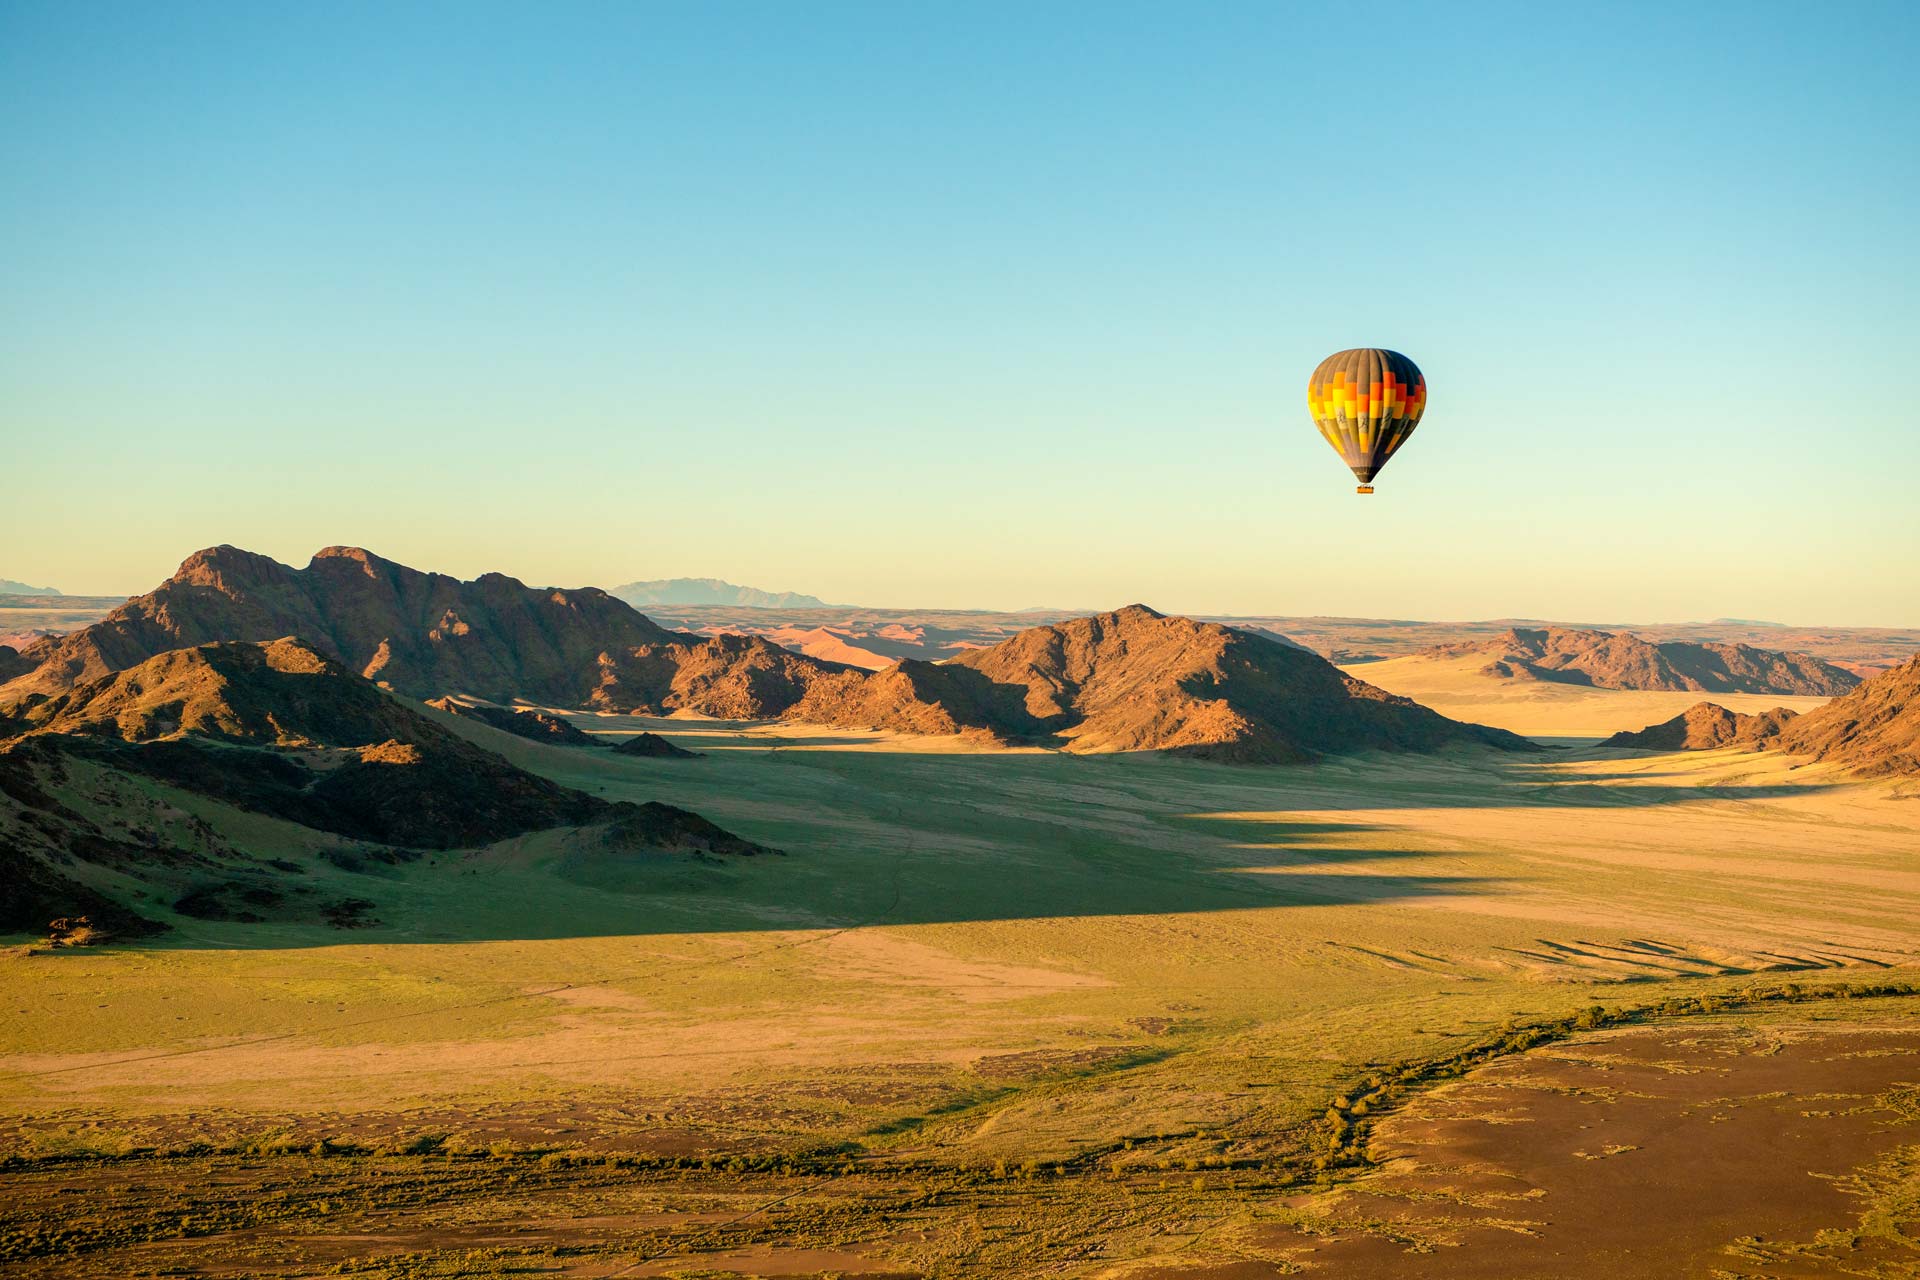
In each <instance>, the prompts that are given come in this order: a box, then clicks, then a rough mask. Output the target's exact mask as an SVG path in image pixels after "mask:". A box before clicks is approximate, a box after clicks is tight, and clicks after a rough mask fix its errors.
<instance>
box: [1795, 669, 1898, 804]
mask: <svg viewBox="0 0 1920 1280" xmlns="http://www.w3.org/2000/svg"><path fill="white" fill-rule="evenodd" d="M1775 745H1777V746H1778V747H1779V748H1780V749H1781V750H1783V751H1791V752H1795V753H1797V754H1800V755H1809V756H1812V757H1813V758H1814V759H1816V760H1827V761H1832V762H1833V763H1836V764H1842V765H1845V766H1847V767H1848V768H1849V769H1852V770H1854V771H1855V772H1857V773H1862V774H1865V775H1867V776H1869V777H1873V776H1887V775H1893V776H1901V777H1920V657H1915V658H1909V659H1908V660H1907V661H1906V662H1905V663H1904V664H1902V665H1900V666H1898V667H1895V668H1894V669H1893V670H1891V671H1887V672H1884V673H1882V674H1880V675H1877V676H1875V677H1874V678H1873V679H1871V680H1869V681H1867V682H1866V683H1865V684H1863V685H1861V686H1860V687H1859V688H1858V689H1855V690H1854V691H1853V692H1852V693H1850V694H1848V695H1847V696H1846V697H1844V698H1835V699H1834V700H1833V701H1832V702H1829V703H1827V704H1826V705H1825V706H1823V707H1819V708H1816V709H1815V710H1812V711H1809V712H1807V714H1805V715H1803V716H1799V717H1797V718H1796V719H1795V720H1794V721H1793V722H1792V723H1791V724H1788V725H1786V726H1784V727H1783V728H1782V729H1781V731H1780V734H1779V737H1778V738H1777V739H1775Z"/></svg>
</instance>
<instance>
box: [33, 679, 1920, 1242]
mask: <svg viewBox="0 0 1920 1280" xmlns="http://www.w3.org/2000/svg"><path fill="white" fill-rule="evenodd" d="M1399 665H1400V666H1401V667H1402V668H1403V669H1402V670H1399V671H1396V670H1395V667H1396V664H1395V663H1393V662H1384V663H1373V664H1368V666H1367V669H1366V671H1365V676H1366V678H1367V679H1369V680H1371V681H1373V682H1374V683H1376V684H1379V685H1380V686H1382V687H1384V688H1386V689H1388V690H1390V691H1393V692H1404V693H1408V694H1412V695H1414V696H1417V697H1419V699H1420V700H1421V701H1423V702H1425V703H1427V705H1429V706H1432V707H1434V708H1435V709H1437V710H1440V711H1442V712H1443V713H1445V714H1448V715H1454V716H1461V717H1464V718H1466V719H1471V720H1478V721H1480V722H1483V723H1488V724H1493V725H1496V726H1501V727H1506V728H1511V729H1514V730H1517V731H1521V732H1524V733H1526V734H1528V735H1530V736H1533V737H1535V738H1536V740H1538V741H1540V742H1542V743H1543V744H1546V745H1545V746H1544V748H1543V749H1541V750H1538V751H1532V752H1525V753H1516V752H1500V751H1494V750H1489V749H1484V748H1478V747H1457V748H1453V749H1450V750H1447V751H1442V752H1438V753H1435V754H1431V755H1398V754H1395V755H1388V754H1381V753H1362V754H1358V755H1351V756H1344V757H1334V758H1327V759H1322V760H1319V761H1316V762H1313V763H1309V764H1298V765H1288V766H1271V767H1269V766H1244V765H1232V764H1220V763H1212V762H1207V761H1202V760H1191V759H1181V758H1172V757H1167V756H1161V755H1155V754H1149V753H1120V754H1107V755H1072V754H1068V753H1065V752H1062V751H1056V750H1041V749H1030V748H1026V749H1023V748H1008V747H1001V746H993V745H990V744H984V743H982V742H981V741H980V740H979V739H978V738H977V737H944V738H943V737H938V736H927V735H906V734H898V733H886V732H866V731H860V730H850V729H846V728H832V727H821V726H810V725H806V724H798V723H793V722H775V723H767V722H739V721H726V720H717V719H711V718H705V717H699V716H692V715H686V714H681V715H676V716H672V717H657V716H626V715H612V714H594V713H591V712H578V711H574V712H565V711H561V712H557V714H561V715H564V716H565V717H566V718H567V719H568V720H570V721H571V722H572V723H573V724H575V725H576V726H577V727H579V728H580V729H582V730H584V731H586V732H587V733H589V734H593V735H602V736H606V737H609V738H612V737H625V736H627V735H631V734H633V733H634V732H636V731H640V730H646V731H651V732H654V733H657V734H660V735H661V736H663V737H665V738H667V739H669V740H670V741H672V742H673V743H675V744H677V745H679V746H681V747H683V748H686V749H688V750H691V751H697V752H699V753H701V754H700V755H699V756H698V757H697V758H679V759H641V758H632V757H626V756H619V755H615V754H613V753H610V752H584V751H580V750H577V749H569V748H566V747H561V746H550V745H544V744H542V743H538V742H532V741H527V740H525V739H521V738H517V737H512V736H509V735H507V734H504V733H501V732H498V731H496V730H493V729H490V728H488V727H486V726H485V725H480V724H476V723H475V722H473V721H471V720H468V719H462V718H456V717H453V716H449V715H446V714H445V713H442V712H432V713H430V714H433V715H435V716H436V717H437V718H438V719H440V720H441V721H443V722H444V723H445V724H446V725H447V726H448V727H450V728H451V729H452V730H453V731H455V732H457V733H459V734H461V735H463V736H465V737H467V738H469V739H471V740H473V741H475V742H476V743H479V744H480V745H483V746H485V747H487V748H488V749H490V750H493V751H495V752H498V753H499V754H500V755H502V756H505V757H506V758H508V759H509V760H511V761H512V762H513V763H514V764H516V765H518V766H520V767H522V768H524V769H526V770H528V771H531V772H533V773H535V774H538V775H541V776H544V777H547V778H551V779H553V780H555V781H558V782H561V783H564V784H566V785H567V786H570V787H574V788H577V789H579V790H582V791H585V792H588V793H589V794H593V795H598V796H601V797H604V798H607V799H610V800H619V799H633V800H650V799H668V800H670V801H671V802H672V803H674V804H677V805H683V806H686V807H688V808H690V809H693V810H696V811H697V812H699V813H701V814H703V815H705V816H707V817H708V818H711V819H713V820H714V821H716V822H718V823H720V824H721V825H723V826H724V827H725V828H727V829H728V830H730V831H733V832H736V833H738V834H740V835H742V836H744V837H746V838H747V839H749V840H752V841H756V842H758V843H760V844H762V845H765V846H768V847H769V848H771V849H773V850H777V851H778V852H775V853H768V854H762V855H759V856H754V857H749V858H708V857H695V858H686V857H666V856H661V857H655V858H639V859H635V858H631V857H627V858H613V857H609V856H607V855H606V854H605V853H604V851H602V850H600V849H599V848H597V847H596V846H594V845H592V844H591V843H590V842H585V841H582V840H581V839H579V838H578V836H577V834H576V833H574V832H572V831H571V830H570V829H566V828H562V829H559V830H555V831H546V832H536V833H533V834H530V835H526V836H522V837H519V838H516V839H512V840H507V841H503V842H500V843H496V844H493V845H491V846H488V847H486V848H483V849H478V850H467V851H451V852H444V853H439V854H434V855H430V856H429V857H427V858H425V859H422V860H420V861H415V862H402V863H396V864H393V865H383V864H372V865H367V864H358V865H355V864H348V865H341V864H340V861H339V860H337V859H334V860H330V859H329V858H328V857H327V856H325V855H326V853H327V850H326V849H324V848H322V847H320V846H319V845H318V844H316V842H315V841H314V840H312V839H311V833H309V832H306V831H305V830H304V829H303V828H298V827H294V826H292V825H291V824H286V823H278V822H277V821H276V820H274V819H271V818H266V817H261V818H259V819H258V822H259V823H260V824H261V827H260V829H259V830H258V831H257V832H256V833H255V837H256V842H258V843H266V844H273V843H275V842H278V843H277V846H276V847H277V848H278V851H279V854H280V856H281V858H283V859H284V860H285V861H286V862H287V863H288V864H289V865H290V866H294V867H296V868H297V874H299V875H301V876H302V877H305V878H307V879H308V880H309V881H311V882H313V883H315V884H318V885H324V886H326V887H327V888H329V889H330V890H337V891H339V892H341V893H344V894H353V895H358V894H360V893H361V892H362V890H363V887H364V886H369V885H372V886H376V887H377V892H371V891H369V892H367V893H366V896H367V897H369V898H371V899H374V900H377V902H378V904H379V905H378V909H377V919H370V920H367V921H363V922H362V927H359V928H355V929H352V930H350V931H343V930H341V929H338V928H331V927H327V926H325V925H320V924H288V923H274V922H267V923H230V922H222V921H182V922H180V923H179V924H178V926H177V927H176V928H175V929H174V930H173V931H172V932H170V933H168V934H166V935H164V936H162V937H159V938H155V939H151V940H147V941H145V942H142V943H140V944H139V945H137V946H125V947H108V948H102V949H84V950H64V951H60V952H57V953H53V954H49V953H47V952H45V951H44V950H41V949H38V948H34V947H21V948H18V949H17V954H14V955H11V956H9V957H8V958H7V959H6V961H5V964H6V974H7V977H6V983H5V993H6V999H5V1002H4V1007H3V1008H0V1157H4V1159H5V1161H6V1165H5V1168H4V1169H0V1189H3V1191H4V1194H0V1257H4V1258H7V1259H9V1261H8V1262H6V1263H5V1264H0V1267H4V1270H5V1272H6V1273H7V1274H16V1275H23V1276H24V1275H35V1276H63V1277H64V1276H73V1277H79V1276H124V1275H209V1276H217V1275H230V1276H240V1275H268V1276H306V1275H317V1274H347V1275H369V1276H395V1277H400V1276H407V1277H413V1276H454V1275H493V1274H542V1275H571V1276H621V1275H630V1276H648V1275H651V1276H681V1277H709V1278H715V1280H717V1278H719V1277H735V1276H751V1277H773V1276H900V1277H905V1276H949V1275H951V1276H963V1275H1007V1276H1012V1275H1019V1276H1084V1277H1103V1278H1112V1280H1121V1278H1126V1280H1147V1278H1149V1277H1152V1278H1155V1280H1163V1278H1173V1277H1179V1278H1181V1280H1188V1278H1190V1280H1264V1278H1265V1277H1269V1276H1282V1275H1308V1276H1312V1275H1328V1276H1342V1277H1345V1276H1355V1277H1361V1276H1365V1277H1373V1276H1380V1277H1401V1276H1406V1277H1413V1276H1421V1277H1453V1276H1460V1277H1467V1276H1488V1277H1494V1276H1500V1277H1508V1276H1542V1277H1546V1276H1556V1277H1586V1276H1594V1277H1600V1276H1608V1277H1624V1276H1636V1277H1637V1276H1644V1277H1675V1276H1700V1277H1758V1276H1843V1275H1844V1276H1875V1277H1880V1276H1911V1275H1914V1274H1920V1271H1917V1268H1920V1020H1916V1017H1915V1014H1916V1011H1920V983H1916V981H1915V977H1914V971H1913V967H1912V966H1913V965H1914V963H1915V961H1916V958H1917V957H1920V863H1916V860H1915V853H1916V851H1920V794H1916V792H1915V790H1914V786H1913V783H1912V781H1911V780H1906V781H1902V780H1900V779H1898V778H1895V779H1862V778H1860V777H1857V776H1855V775H1851V774H1848V773H1846V772H1843V771H1841V770H1840V769H1837V768H1835V767H1832V766H1829V765H1824V764H1808V763H1806V762H1805V761H1804V760H1802V759H1799V758H1796V757H1792V756H1786V755H1780V754H1774V753H1765V752H1754V751H1748V750H1716V751H1688V752H1670V753H1656V752H1645V751H1623V750H1613V749H1602V748H1599V747H1598V746H1596V745H1595V743H1596V742H1597V740H1598V739H1599V737H1601V736H1603V735H1605V734H1609V733H1612V732H1615V731H1617V730H1620V729H1629V728H1639V727H1640V726H1643V725H1646V724H1648V723H1650V722H1652V721H1654V720H1657V719H1661V718H1664V717H1665V716H1667V715H1671V714H1673V713H1674V712H1677V711H1678V710H1681V709H1682V708H1683V707H1684V706H1685V705H1686V704H1687V703H1688V702H1690V701H1694V700H1696V699H1692V698H1689V697H1687V696H1686V695H1682V694H1672V693H1650V692H1639V691H1620V690H1604V689H1590V688H1576V687H1570V686H1564V685H1547V684H1528V685H1522V686H1519V687H1518V689H1517V690H1516V689H1515V688H1514V687H1512V686H1507V685H1500V684H1496V683H1495V682H1491V681H1489V680H1487V679H1486V678H1485V677H1484V676H1482V675H1480V674H1478V673H1476V672H1475V671H1473V670H1471V669H1469V666H1468V665H1466V664H1455V666H1453V667H1448V666H1446V664H1440V663H1434V662H1432V661H1424V665H1420V663H1417V662H1415V660H1406V661H1404V662H1403V663H1401V664H1399ZM1403 684H1404V686H1405V687H1401V686H1402V685H1403ZM1716 700H1717V701H1722V702H1727V701H1728V699H1727V698H1717V699H1716ZM1763 700H1764V701H1766V702H1768V704H1769V705H1775V704H1779V703H1781V702H1783V701H1786V702H1787V703H1788V705H1792V703H1791V700H1783V699H1780V698H1770V699H1763ZM1805 701H1806V702H1808V703H1810V704H1812V705H1817V704H1818V703H1820V702H1821V701H1822V699H1807V700H1805ZM1736 709H1741V708H1740V707H1736ZM156 794H157V795H158V794H161V793H159V792H156ZM164 800H165V802H166V803H168V804H174V805H179V806H181V807H184V808H186V809H188V810H191V809H192V808H193V807H194V806H195V805H196V804H198V803H202V802H201V801H199V800H197V799H196V798H194V797H192V796H187V795H184V794H182V793H165V794H164ZM223 820H225V821H229V822H230V821H231V817H230V815H228V816H226V817H225V818H223Z"/></svg>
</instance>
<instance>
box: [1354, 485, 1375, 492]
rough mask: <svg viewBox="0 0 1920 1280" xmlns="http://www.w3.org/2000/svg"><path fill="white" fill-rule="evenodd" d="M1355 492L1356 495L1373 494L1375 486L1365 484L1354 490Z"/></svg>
mask: <svg viewBox="0 0 1920 1280" xmlns="http://www.w3.org/2000/svg"><path fill="white" fill-rule="evenodd" d="M1354 492H1355V493H1372V492H1373V486H1372V485H1370V484H1363V485H1360V486H1359V487H1357V488H1356V489H1354Z"/></svg>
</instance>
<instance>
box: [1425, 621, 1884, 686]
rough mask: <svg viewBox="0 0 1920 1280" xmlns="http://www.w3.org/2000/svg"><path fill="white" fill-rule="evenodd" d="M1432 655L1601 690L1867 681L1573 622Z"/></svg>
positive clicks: (1816, 665)
mask: <svg viewBox="0 0 1920 1280" xmlns="http://www.w3.org/2000/svg"><path fill="white" fill-rule="evenodd" d="M1426 654H1427V655H1429V656H1432V657H1437V658H1460V657H1467V656H1469V655H1480V654H1484V655H1486V657H1487V659H1488V662H1487V666H1486V668H1485V672H1486V674H1488V675H1492V676H1499V677H1502V678H1505V679H1521V680H1526V679H1531V680H1547V681H1553V682H1557V683H1562V684H1581V685H1590V686H1592V687H1594V688H1596V689H1639V690H1649V691H1667V692H1675V691H1679V692H1698V693H1773V694H1784V695H1788V696H1801V697H1835V696H1838V695H1840V694H1843V693H1847V692H1848V691H1850V690H1852V689H1853V688H1855V687H1856V686H1857V685H1858V684H1859V683H1860V678H1859V677H1858V676H1856V675H1854V674H1853V673H1852V672H1851V671H1848V670H1846V669H1845V668H1842V667H1837V666H1834V665H1833V664H1832V663H1830V662H1823V661H1821V660H1820V659H1818V658H1813V657H1809V656H1807V655H1806V654H1802V653H1778V652H1775V651H1773V650H1771V649H1756V648H1753V647H1752V646H1750V645H1744V644H1713V643H1693V642H1690V641H1683V640H1671V641H1666V642H1664V643H1661V644H1650V643H1648V642H1647V641H1645V640H1642V639H1640V638H1639V637H1638V636H1633V635H1628V634H1626V633H1624V632H1614V631H1579V630H1573V629H1571V628H1565V627H1541V628H1534V627H1515V628H1513V629H1512V630H1510V631H1508V632H1507V633H1506V634H1504V635H1501V636H1497V637H1495V638H1494V639H1492V640H1484V641H1482V640H1476V641H1471V642H1468V643H1464V644H1452V645H1440V646H1437V647H1435V648H1432V649H1429V650H1426Z"/></svg>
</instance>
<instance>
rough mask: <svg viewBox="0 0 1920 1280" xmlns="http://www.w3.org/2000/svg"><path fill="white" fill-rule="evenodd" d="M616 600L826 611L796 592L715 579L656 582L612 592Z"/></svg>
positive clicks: (641, 605) (644, 604)
mask: <svg viewBox="0 0 1920 1280" xmlns="http://www.w3.org/2000/svg"><path fill="white" fill-rule="evenodd" d="M613 594H614V596H615V597H617V598H619V599H621V600H625V601H626V602H627V603H628V604H630V605H633V606H635V607H636V608H642V609H644V608H646V607H647V606H648V605H656V604H664V605H731V606H735V607H739V608H746V609H825V608H827V607H828V606H827V603H826V602H825V601H824V600H820V599H818V598H817V597H815V596H803V595H801V594H800V593H799V592H797V591H761V590H759V589H758V588H756V587H737V586H735V585H734V584H733V583H731V582H722V581H721V580H720V579H718V578H655V579H653V580H652V581H649V582H629V583H627V584H626V585H625V586H624V587H615V588H614V589H613Z"/></svg>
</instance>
